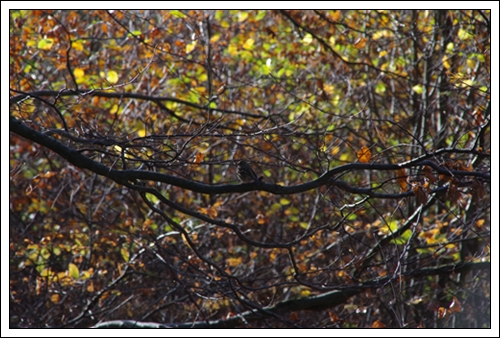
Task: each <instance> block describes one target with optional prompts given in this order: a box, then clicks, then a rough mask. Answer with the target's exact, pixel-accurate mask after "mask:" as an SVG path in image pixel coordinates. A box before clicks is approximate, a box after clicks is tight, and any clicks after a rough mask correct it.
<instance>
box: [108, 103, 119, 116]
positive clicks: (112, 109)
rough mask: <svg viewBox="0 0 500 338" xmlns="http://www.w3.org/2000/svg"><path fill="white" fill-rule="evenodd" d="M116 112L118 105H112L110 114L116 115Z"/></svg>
mask: <svg viewBox="0 0 500 338" xmlns="http://www.w3.org/2000/svg"><path fill="white" fill-rule="evenodd" d="M117 112H118V105H117V104H114V105H113V107H111V110H110V111H109V113H110V114H116V113H117Z"/></svg>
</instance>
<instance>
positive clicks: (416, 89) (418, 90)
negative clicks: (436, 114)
mask: <svg viewBox="0 0 500 338" xmlns="http://www.w3.org/2000/svg"><path fill="white" fill-rule="evenodd" d="M412 89H413V91H414V92H415V93H417V94H422V93H423V92H424V87H422V85H414V86H413V87H412Z"/></svg>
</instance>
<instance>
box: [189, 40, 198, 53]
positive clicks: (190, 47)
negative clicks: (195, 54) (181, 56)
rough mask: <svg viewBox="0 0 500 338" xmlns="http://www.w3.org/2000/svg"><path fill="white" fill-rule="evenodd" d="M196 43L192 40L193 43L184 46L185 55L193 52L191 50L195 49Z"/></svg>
mask: <svg viewBox="0 0 500 338" xmlns="http://www.w3.org/2000/svg"><path fill="white" fill-rule="evenodd" d="M197 43H198V41H197V40H194V41H193V42H191V43H190V44H188V45H187V46H186V54H189V53H191V52H192V51H193V49H194V48H195V47H196V44H197Z"/></svg>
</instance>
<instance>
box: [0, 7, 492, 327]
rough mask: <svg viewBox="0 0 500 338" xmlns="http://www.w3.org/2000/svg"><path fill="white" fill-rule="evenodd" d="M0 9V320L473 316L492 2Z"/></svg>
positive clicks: (479, 311)
mask: <svg viewBox="0 0 500 338" xmlns="http://www.w3.org/2000/svg"><path fill="white" fill-rule="evenodd" d="M9 20H10V70H9V75H10V78H9V80H10V188H9V189H10V214H9V217H10V224H9V229H10V237H9V241H10V242H9V245H10V251H9V253H10V257H9V259H10V260H9V264H10V265H9V271H10V276H9V278H10V298H9V299H10V309H9V310H10V311H9V314H10V325H11V327H23V328H24V327H92V326H98V327H186V328H187V327H239V328H245V327H255V328H256V327H258V328H262V327H272V328H281V327H309V328H313V327H322V328H353V327H359V328H396V327H397V328H417V327H425V328H430V327H433V328H435V327H475V328H481V327H489V326H490V320H491V312H490V301H491V299H490V287H491V283H490V226H491V219H490V185H489V183H490V138H491V129H490V113H491V109H490V99H491V98H490V95H491V87H490V57H491V55H490V47H491V46H490V11H489V10H486V11H477V10H469V11H465V10H464V11H446V10H441V11H432V10H431V11H423V10H422V11H372V10H368V11H366V10H363V11H340V10H336V11H326V10H325V11H323V10H322V11H312V10H311V11H259V10H251V11H229V10H218V11H195V10H190V11H177V10H172V11H167V10H165V11H163V10H161V11H160V10H136V11H123V10H114V11H113V10H110V11H102V10H97V11H93V10H80V11H60V10H57V11H42V10H37V11H28V10H16V11H11V12H10V17H9ZM242 159H244V160H246V161H247V162H248V163H249V164H250V165H251V166H252V168H253V170H254V171H255V173H256V175H257V176H258V177H259V180H255V182H250V183H244V184H242V183H240V182H239V181H238V179H237V175H236V173H237V163H238V162H239V161H240V160H242Z"/></svg>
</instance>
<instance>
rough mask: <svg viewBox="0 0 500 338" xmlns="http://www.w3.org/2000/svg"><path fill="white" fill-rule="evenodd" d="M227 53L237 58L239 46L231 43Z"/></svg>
mask: <svg viewBox="0 0 500 338" xmlns="http://www.w3.org/2000/svg"><path fill="white" fill-rule="evenodd" d="M227 51H228V52H229V54H230V55H231V56H235V55H237V54H238V46H236V45H235V44H234V43H230V44H229V46H228V47H227Z"/></svg>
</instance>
